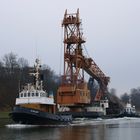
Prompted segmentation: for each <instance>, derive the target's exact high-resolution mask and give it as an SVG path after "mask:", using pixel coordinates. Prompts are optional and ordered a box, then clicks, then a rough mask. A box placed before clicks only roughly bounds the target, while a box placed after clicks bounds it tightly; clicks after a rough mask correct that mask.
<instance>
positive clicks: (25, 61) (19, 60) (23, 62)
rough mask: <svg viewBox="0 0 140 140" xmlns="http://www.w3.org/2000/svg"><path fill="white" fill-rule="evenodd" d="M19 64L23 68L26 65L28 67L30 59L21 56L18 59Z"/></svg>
mask: <svg viewBox="0 0 140 140" xmlns="http://www.w3.org/2000/svg"><path fill="white" fill-rule="evenodd" d="M18 65H19V67H20V68H21V69H23V68H25V67H28V66H29V63H28V60H26V59H25V58H23V57H20V58H19V59H18Z"/></svg>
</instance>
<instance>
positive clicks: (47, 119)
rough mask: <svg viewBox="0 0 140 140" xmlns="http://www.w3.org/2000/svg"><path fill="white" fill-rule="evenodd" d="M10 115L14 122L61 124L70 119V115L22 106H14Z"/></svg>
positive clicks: (67, 122) (66, 122)
mask: <svg viewBox="0 0 140 140" xmlns="http://www.w3.org/2000/svg"><path fill="white" fill-rule="evenodd" d="M10 117H11V118H12V119H13V120H14V121H15V122H16V123H20V124H32V125H56V124H57V125H58V124H60V125H61V124H69V123H70V122H71V121H72V116H71V115H57V114H51V113H48V112H42V111H39V110H35V109H30V108H23V107H14V109H13V111H12V112H11V113H10Z"/></svg>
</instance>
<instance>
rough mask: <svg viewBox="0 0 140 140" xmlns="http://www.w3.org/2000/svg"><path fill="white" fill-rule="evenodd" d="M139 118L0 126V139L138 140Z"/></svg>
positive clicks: (139, 130)
mask: <svg viewBox="0 0 140 140" xmlns="http://www.w3.org/2000/svg"><path fill="white" fill-rule="evenodd" d="M139 132H140V119H113V120H82V121H79V122H78V121H76V122H74V123H73V124H72V125H69V126H34V127H29V126H28V127H26V126H25V127H23V126H22V127H19V128H17V127H10V125H9V126H8V125H7V126H6V127H4V126H3V127H0V134H1V136H0V140H125V139H127V140H132V139H133V140H139Z"/></svg>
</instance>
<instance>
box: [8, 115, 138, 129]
mask: <svg viewBox="0 0 140 140" xmlns="http://www.w3.org/2000/svg"><path fill="white" fill-rule="evenodd" d="M129 122H140V118H132V117H131V118H130V117H124V118H113V119H102V118H97V119H88V118H76V119H74V120H73V121H72V123H71V124H69V125H26V124H8V125H6V127H7V128H12V129H24V128H35V127H67V126H87V125H90V126H91V125H102V124H107V125H109V124H118V123H119V124H123V123H129Z"/></svg>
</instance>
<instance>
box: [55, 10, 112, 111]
mask: <svg viewBox="0 0 140 140" xmlns="http://www.w3.org/2000/svg"><path fill="white" fill-rule="evenodd" d="M62 27H63V28H64V40H63V43H64V73H63V75H62V80H61V85H60V86H59V88H58V91H57V103H58V104H59V105H60V106H66V107H69V108H71V109H73V110H74V109H75V111H78V110H79V109H80V108H82V107H83V106H86V105H89V104H91V100H92V99H91V93H90V90H89V89H88V85H87V82H85V80H84V71H85V72H86V73H87V74H89V75H90V77H92V78H93V79H95V80H96V81H97V82H98V84H99V89H98V91H97V93H96V95H95V98H94V101H100V100H101V98H102V97H103V96H104V95H105V94H106V92H107V85H108V83H109V80H110V79H109V77H107V76H106V75H105V74H104V73H103V72H102V71H101V69H100V68H99V67H98V66H97V64H96V63H95V62H94V60H93V59H92V58H88V57H86V56H85V55H84V54H83V44H84V43H85V42H86V41H85V38H84V37H83V32H82V28H81V19H80V18H79V9H78V10H77V13H72V14H68V13H67V10H66V11H65V14H64V19H63V21H62ZM76 109H77V110H76Z"/></svg>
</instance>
